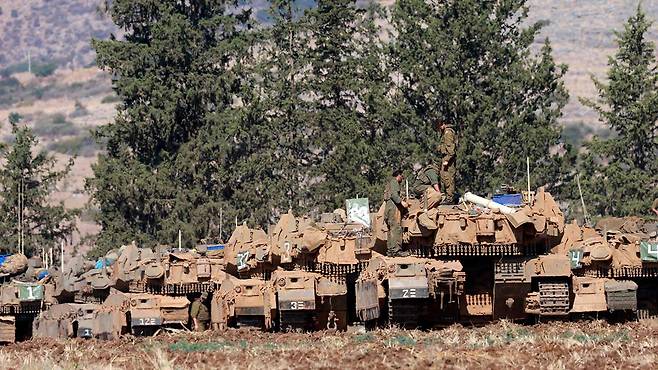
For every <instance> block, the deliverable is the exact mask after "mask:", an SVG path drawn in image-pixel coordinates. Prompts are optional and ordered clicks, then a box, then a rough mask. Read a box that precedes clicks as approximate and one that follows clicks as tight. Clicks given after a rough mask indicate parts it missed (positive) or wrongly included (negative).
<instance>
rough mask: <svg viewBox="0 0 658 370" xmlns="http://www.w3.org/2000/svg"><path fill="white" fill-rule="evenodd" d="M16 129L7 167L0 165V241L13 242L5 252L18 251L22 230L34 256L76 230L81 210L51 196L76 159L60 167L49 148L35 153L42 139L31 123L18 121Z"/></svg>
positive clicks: (26, 247)
mask: <svg viewBox="0 0 658 370" xmlns="http://www.w3.org/2000/svg"><path fill="white" fill-rule="evenodd" d="M12 133H13V135H14V136H15V141H14V142H13V143H12V144H10V145H9V146H8V147H6V148H4V149H3V151H2V159H3V162H4V167H3V168H2V169H0V189H1V190H2V201H0V242H1V243H2V245H3V246H4V247H5V248H9V247H10V246H13V247H11V248H10V250H5V252H16V251H18V245H19V241H18V240H19V235H21V232H20V231H21V230H22V239H23V245H24V250H25V253H26V254H27V255H28V256H31V255H32V254H34V253H35V252H40V251H41V248H46V249H47V248H49V247H55V246H57V245H58V244H59V242H60V241H62V240H66V239H67V238H70V236H71V234H72V233H73V231H74V230H75V216H76V215H77V214H78V211H77V210H67V209H65V208H64V205H63V204H57V205H53V204H52V203H51V202H50V200H49V197H50V195H51V193H52V192H53V191H54V190H55V189H56V186H57V184H58V183H59V182H60V181H62V180H63V179H64V178H65V177H66V176H67V175H68V173H69V172H70V170H71V166H72V165H73V160H70V161H69V162H68V163H67V164H66V166H64V168H63V169H62V170H59V171H58V170H56V169H55V166H56V160H55V158H54V157H52V156H50V155H48V154H47V153H46V152H45V151H41V152H39V153H37V154H36V155H35V154H33V152H34V150H35V147H36V146H37V144H38V140H37V138H36V137H35V136H34V134H33V133H32V130H31V129H30V128H29V127H26V126H19V124H18V122H16V121H15V122H14V124H12ZM19 198H20V200H19ZM19 205H20V206H19ZM19 215H20V216H19ZM19 219H20V220H21V222H19Z"/></svg>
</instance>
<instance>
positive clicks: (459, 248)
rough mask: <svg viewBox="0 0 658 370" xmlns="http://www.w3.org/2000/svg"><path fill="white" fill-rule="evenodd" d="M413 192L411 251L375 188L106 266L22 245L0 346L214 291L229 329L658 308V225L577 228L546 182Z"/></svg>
mask: <svg viewBox="0 0 658 370" xmlns="http://www.w3.org/2000/svg"><path fill="white" fill-rule="evenodd" d="M409 204H410V207H409V209H408V212H406V213H405V214H404V217H403V219H402V228H403V248H404V249H406V250H408V251H409V252H410V255H409V256H406V257H391V256H386V255H385V244H386V231H387V230H386V228H385V225H384V222H383V206H382V207H380V209H379V212H377V213H373V214H370V213H369V207H368V201H367V199H350V200H347V202H346V209H345V210H336V211H334V212H333V213H326V214H322V215H320V217H318V218H317V219H311V218H310V217H307V216H296V215H294V214H293V213H292V212H288V213H286V214H283V215H281V218H280V219H279V220H278V222H277V223H276V224H274V225H270V226H269V227H268V228H267V231H265V230H262V229H258V228H250V227H248V226H247V225H246V224H243V225H240V226H238V227H236V228H235V230H234V232H233V233H232V235H231V238H230V239H229V241H228V242H227V243H225V244H202V245H199V246H198V247H196V248H194V249H190V250H187V249H177V248H170V247H166V246H160V247H158V248H155V249H154V250H152V249H148V248H141V247H139V246H138V245H137V244H136V243H131V244H127V245H124V246H121V247H119V248H117V249H115V250H113V251H110V252H108V254H107V255H106V256H104V257H103V258H100V259H99V260H97V261H95V262H94V261H87V260H85V259H83V258H81V257H76V258H73V259H70V260H68V261H66V263H65V268H64V270H63V271H59V269H58V268H50V269H48V270H45V269H44V268H42V266H40V264H39V259H38V258H31V259H27V258H25V257H24V256H17V257H12V258H11V259H10V261H11V263H10V265H8V266H5V267H4V269H0V271H4V274H5V275H2V276H4V277H2V278H4V283H3V284H2V285H0V310H1V312H0V342H5V343H7V342H13V341H14V340H16V339H23V338H24V337H28V336H29V335H31V334H33V335H34V336H37V337H56V338H70V337H80V338H98V339H111V338H116V337H118V336H119V335H123V334H127V333H131V334H133V335H153V334H155V333H157V332H159V331H160V329H161V328H163V327H167V326H168V327H187V326H189V308H190V300H191V298H193V297H195V296H197V295H198V294H200V293H209V296H210V298H209V301H210V316H211V323H212V328H213V329H215V330H223V329H226V328H229V327H256V328H259V329H262V330H281V331H288V330H304V331H312V330H346V329H347V328H348V325H350V324H358V323H365V325H366V326H367V327H374V326H377V325H397V326H401V327H406V328H415V327H422V328H432V327H441V326H445V325H451V324H453V323H457V322H465V323H469V324H478V323H486V322H490V321H492V320H498V319H506V320H521V321H534V320H541V319H543V318H551V319H561V320H568V319H573V318H583V317H610V318H614V319H624V320H628V319H634V318H637V317H639V318H647V317H655V316H656V315H658V298H656V296H655V294H654V292H653V289H654V287H655V285H656V279H658V239H657V235H656V229H657V228H658V227H657V225H656V223H655V222H646V221H643V220H641V219H639V218H625V219H617V218H607V219H602V220H600V221H599V222H598V223H597V225H596V226H595V227H584V226H579V225H577V224H576V223H570V224H566V225H565V221H564V216H563V215H562V213H561V212H560V209H559V207H558V206H557V204H556V202H555V200H554V199H553V197H552V196H551V195H550V194H549V193H548V192H546V191H544V190H543V189H538V190H537V191H536V192H532V193H507V194H498V195H496V196H494V198H493V199H486V198H483V197H479V196H477V195H475V194H467V195H466V196H465V197H464V198H463V199H462V200H461V201H460V203H459V204H457V205H449V206H443V205H436V204H437V202H428V204H429V205H432V206H431V207H429V208H426V207H425V204H424V203H423V202H421V200H418V199H409ZM0 267H2V265H0Z"/></svg>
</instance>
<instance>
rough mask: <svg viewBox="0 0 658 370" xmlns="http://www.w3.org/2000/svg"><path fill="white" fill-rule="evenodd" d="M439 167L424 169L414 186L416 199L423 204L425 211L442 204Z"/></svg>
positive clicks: (433, 166)
mask: <svg viewBox="0 0 658 370" xmlns="http://www.w3.org/2000/svg"><path fill="white" fill-rule="evenodd" d="M439 172H440V171H439V167H438V166H436V165H435V164H430V165H429V166H427V167H425V168H423V169H422V170H420V171H419V172H418V174H417V175H416V180H414V184H413V186H412V189H413V192H414V194H415V195H416V197H418V198H420V199H421V201H422V202H423V207H424V208H425V210H427V209H429V208H434V207H435V206H436V205H437V204H439V203H440V202H441V190H440V189H439Z"/></svg>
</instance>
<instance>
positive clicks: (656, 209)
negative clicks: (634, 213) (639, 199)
mask: <svg viewBox="0 0 658 370" xmlns="http://www.w3.org/2000/svg"><path fill="white" fill-rule="evenodd" d="M651 210H652V211H653V213H655V214H656V216H658V198H656V199H654V200H653V204H651Z"/></svg>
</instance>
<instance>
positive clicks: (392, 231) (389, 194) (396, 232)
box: [384, 170, 409, 257]
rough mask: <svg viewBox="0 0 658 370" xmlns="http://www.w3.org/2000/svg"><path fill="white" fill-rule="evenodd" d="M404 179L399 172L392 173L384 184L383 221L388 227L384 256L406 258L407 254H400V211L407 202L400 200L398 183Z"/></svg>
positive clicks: (405, 206)
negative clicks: (384, 203)
mask: <svg viewBox="0 0 658 370" xmlns="http://www.w3.org/2000/svg"><path fill="white" fill-rule="evenodd" d="M403 179H404V176H403V175H402V171H401V170H395V171H393V176H392V177H391V178H390V179H389V181H388V183H387V184H386V190H384V201H385V202H386V205H385V207H384V221H385V222H386V226H387V227H388V234H387V237H386V249H387V251H386V255H388V256H391V257H394V256H400V257H404V256H408V255H409V253H408V252H402V226H401V225H400V221H401V219H402V209H403V208H407V202H405V201H404V200H402V199H401V198H400V183H401V182H402V180H403Z"/></svg>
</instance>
